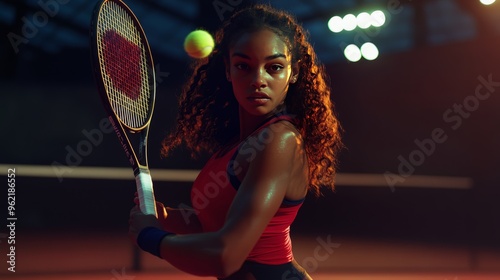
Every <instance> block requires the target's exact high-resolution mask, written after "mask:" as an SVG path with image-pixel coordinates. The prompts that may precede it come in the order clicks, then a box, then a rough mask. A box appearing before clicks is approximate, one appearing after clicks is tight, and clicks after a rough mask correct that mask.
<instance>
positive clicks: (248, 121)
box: [239, 107, 283, 141]
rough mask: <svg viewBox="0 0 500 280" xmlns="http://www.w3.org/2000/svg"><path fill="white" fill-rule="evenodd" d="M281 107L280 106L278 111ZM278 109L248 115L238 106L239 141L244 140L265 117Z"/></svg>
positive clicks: (274, 113) (268, 116) (273, 113)
mask: <svg viewBox="0 0 500 280" xmlns="http://www.w3.org/2000/svg"><path fill="white" fill-rule="evenodd" d="M282 110H283V109H282V108H280V110H279V111H282ZM277 113H278V111H273V112H270V113H269V114H266V115H262V116H254V115H250V114H248V113H247V112H245V110H243V108H241V107H240V108H239V119H240V141H243V140H245V139H246V138H247V137H248V136H249V135H250V134H252V133H253V132H254V131H255V130H256V129H257V128H259V126H261V125H262V124H263V123H264V122H265V121H266V120H267V119H269V118H270V117H271V116H273V115H276V114H277Z"/></svg>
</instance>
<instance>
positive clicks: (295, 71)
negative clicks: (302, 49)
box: [290, 63, 299, 84]
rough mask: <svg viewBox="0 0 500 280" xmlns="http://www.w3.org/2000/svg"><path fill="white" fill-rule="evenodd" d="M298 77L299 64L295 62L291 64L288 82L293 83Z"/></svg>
mask: <svg viewBox="0 0 500 280" xmlns="http://www.w3.org/2000/svg"><path fill="white" fill-rule="evenodd" d="M298 77H299V65H298V63H295V64H294V65H293V66H292V75H290V83H291V84H294V83H296V82H297V78H298Z"/></svg>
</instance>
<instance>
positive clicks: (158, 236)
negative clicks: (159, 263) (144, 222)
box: [137, 227, 173, 258]
mask: <svg viewBox="0 0 500 280" xmlns="http://www.w3.org/2000/svg"><path fill="white" fill-rule="evenodd" d="M171 234H173V233H170V232H167V231H164V230H161V229H159V228H155V227H145V228H143V229H142V230H141V232H140V233H139V235H138V236H137V245H139V248H141V249H142V250H144V251H146V252H148V253H151V254H153V255H155V256H157V257H158V258H161V255H160V245H161V241H162V240H163V238H164V237H165V236H167V235H171Z"/></svg>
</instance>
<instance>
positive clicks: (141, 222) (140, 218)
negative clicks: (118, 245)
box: [128, 205, 162, 243]
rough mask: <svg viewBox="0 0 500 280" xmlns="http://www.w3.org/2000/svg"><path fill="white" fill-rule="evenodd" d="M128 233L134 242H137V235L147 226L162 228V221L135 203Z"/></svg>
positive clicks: (131, 211) (131, 212)
mask: <svg viewBox="0 0 500 280" xmlns="http://www.w3.org/2000/svg"><path fill="white" fill-rule="evenodd" d="M128 224H129V230H128V234H129V237H130V239H132V241H133V242H134V243H136V242H137V236H138V235H139V233H140V232H141V230H143V229H144V228H146V227H156V228H159V229H162V225H161V223H160V221H158V219H157V218H156V217H155V216H154V215H145V214H144V213H142V212H141V209H140V208H139V205H135V206H134V207H133V208H132V210H130V217H129V222H128Z"/></svg>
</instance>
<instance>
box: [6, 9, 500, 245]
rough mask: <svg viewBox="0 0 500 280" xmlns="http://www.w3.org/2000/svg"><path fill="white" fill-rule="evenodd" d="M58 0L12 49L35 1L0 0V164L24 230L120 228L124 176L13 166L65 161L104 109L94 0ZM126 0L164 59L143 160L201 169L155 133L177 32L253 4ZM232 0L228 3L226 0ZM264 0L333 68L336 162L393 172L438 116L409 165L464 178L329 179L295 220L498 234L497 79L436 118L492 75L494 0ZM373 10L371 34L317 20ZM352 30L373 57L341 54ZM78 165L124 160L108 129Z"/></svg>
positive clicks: (174, 69) (429, 234)
mask: <svg viewBox="0 0 500 280" xmlns="http://www.w3.org/2000/svg"><path fill="white" fill-rule="evenodd" d="M49 2H50V1H49ZM61 2H62V3H64V1H61ZM55 3H59V2H55ZM62 3H59V6H58V8H59V10H58V12H57V13H56V14H55V15H54V16H49V17H48V22H47V23H46V24H44V25H43V26H41V27H40V28H38V31H37V32H35V33H36V34H35V35H34V36H32V38H30V39H29V42H28V43H23V44H20V45H19V46H18V52H15V51H14V49H15V48H14V47H13V45H12V43H11V42H10V41H9V37H8V36H9V35H8V34H11V33H15V34H18V35H20V34H23V25H24V24H26V23H25V21H23V18H25V19H28V20H29V19H33V15H34V14H36V13H37V12H39V11H41V8H40V6H39V5H38V4H37V1H0V10H1V14H0V15H1V22H0V23H1V28H2V48H1V52H0V58H1V69H2V73H1V83H0V127H1V131H2V137H1V140H0V141H1V143H2V145H1V147H2V148H1V149H0V163H1V164H8V165H9V166H12V167H16V166H17V168H18V169H17V170H18V171H17V174H18V179H17V183H16V186H17V187H16V195H17V197H16V199H17V215H18V217H19V223H18V225H19V230H24V231H32V230H42V229H44V230H54V231H55V230H66V229H77V230H108V229H112V230H114V229H120V230H126V227H127V219H128V210H129V209H130V207H131V206H132V202H131V197H132V194H133V192H134V189H135V184H134V182H133V181H131V180H123V181H117V180H81V179H71V178H63V180H62V182H60V181H59V180H58V179H57V178H33V177H28V176H23V173H22V170H23V169H22V166H23V165H46V166H50V165H53V164H55V163H56V162H57V163H59V164H63V165H68V164H69V163H68V161H67V155H68V148H69V149H71V148H73V149H76V147H77V145H78V143H79V142H80V141H82V140H83V139H85V136H84V134H83V131H84V130H85V131H90V130H93V129H98V128H99V122H100V121H101V120H102V119H103V118H104V117H105V113H104V110H103V108H102V105H101V103H100V100H99V96H98V94H97V90H96V87H95V84H94V81H93V77H92V72H91V66H90V59H89V58H90V53H89V52H90V51H89V47H88V25H89V22H90V17H91V11H92V8H93V6H94V1H83V0H80V1H77V0H74V1H66V3H65V4H62ZM127 3H129V5H130V6H131V7H132V8H133V9H134V11H136V14H137V16H138V18H139V20H141V22H142V23H143V27H144V29H145V31H146V34H147V35H148V38H149V39H150V44H151V48H152V51H153V56H154V58H155V63H156V64H157V70H159V71H160V72H159V75H158V76H157V78H159V83H158V89H157V103H156V111H155V115H154V118H153V122H152V125H151V135H150V142H149V143H150V150H149V155H150V156H149V161H150V167H151V168H164V169H199V168H201V167H202V165H203V162H204V158H201V159H199V160H192V159H190V158H189V157H188V156H187V153H186V151H183V150H179V151H177V152H176V153H175V154H174V155H173V156H171V157H170V158H167V159H162V158H160V156H159V149H160V142H161V140H162V138H163V137H164V135H165V134H166V133H167V132H168V131H169V129H170V128H171V126H172V120H173V117H174V116H175V114H176V102H177V101H176V98H177V96H178V95H179V89H180V87H181V86H182V83H183V82H184V81H185V79H186V76H187V74H188V73H189V71H188V69H189V68H188V65H189V63H190V59H189V58H188V57H187V55H186V54H185V53H184V52H183V50H182V42H183V38H184V37H185V36H186V34H187V33H188V32H189V31H191V30H193V29H195V28H197V27H203V28H206V29H208V30H214V29H215V28H217V26H219V25H220V23H221V20H220V17H219V14H220V10H219V13H218V12H217V8H216V5H215V4H218V3H225V4H226V6H225V7H230V8H233V9H232V10H231V9H228V10H226V11H224V13H222V15H223V18H227V17H228V16H229V15H230V14H231V13H232V12H234V10H236V9H238V8H241V7H243V6H244V5H246V4H249V3H252V2H250V1H194V0H190V1H128V2H127ZM229 3H233V4H235V5H233V6H234V7H233V6H231V5H230V6H227V5H229ZM270 3H271V4H272V5H273V6H276V7H278V8H283V9H286V10H287V11H289V12H291V13H293V14H295V15H296V16H297V18H298V20H299V21H300V22H302V23H303V24H304V26H305V27H306V28H307V29H308V30H309V32H310V37H311V42H313V44H314V46H315V49H316V51H317V52H318V56H319V58H320V59H321V61H322V62H323V63H324V64H325V65H326V68H327V71H328V74H329V75H330V77H331V84H332V88H333V95H332V100H333V101H334V102H335V104H336V108H337V110H338V114H339V118H340V120H341V123H342V125H343V127H344V129H345V135H344V142H345V144H346V146H347V148H346V149H345V150H344V151H343V152H342V154H341V157H340V169H339V173H340V174H342V173H375V174H384V173H385V172H387V171H389V172H392V173H395V174H397V173H398V165H399V164H400V161H399V159H398V157H399V156H402V157H404V158H406V159H408V156H409V155H410V153H412V152H413V151H415V150H416V149H418V147H417V146H416V144H415V140H416V139H418V140H424V139H427V138H430V137H431V132H432V131H433V130H434V129H436V128H439V129H442V130H443V131H444V133H445V134H446V136H447V140H446V141H445V142H444V143H440V144H436V148H435V151H434V152H433V153H432V154H430V155H429V156H427V157H426V158H425V161H424V162H423V163H422V164H421V165H419V166H416V167H415V171H414V175H433V176H458V177H469V178H472V179H473V181H474V186H473V188H472V189H465V190H464V189H439V188H416V187H415V188H406V187H405V188H403V187H398V186H397V185H396V188H395V189H394V190H393V189H391V188H390V187H389V185H387V186H386V187H362V186H342V185H338V186H337V189H336V192H335V193H330V192H327V193H326V194H325V195H324V196H322V197H319V198H316V197H312V196H310V197H308V199H307V200H306V203H305V204H304V206H303V208H302V210H301V212H300V213H299V216H298V217H297V220H296V222H295V224H294V226H293V228H294V230H295V231H296V232H301V233H302V232H303V233H314V234H316V233H318V232H327V233H332V234H337V235H350V236H361V237H369V238H387V239H402V240H409V241H426V242H435V243H454V244H466V245H474V246H483V247H489V248H498V247H499V246H500V239H499V238H498V236H500V218H499V213H500V206H499V203H498V201H499V198H500V189H499V183H500V176H499V171H498V169H499V167H500V148H499V147H498V143H500V131H499V125H500V113H499V111H498V108H499V104H500V87H495V88H493V90H494V91H493V92H492V93H491V94H490V96H489V97H488V98H487V99H485V100H481V101H479V102H478V103H477V104H476V105H477V106H476V108H474V110H472V111H471V112H469V113H470V114H468V115H467V117H461V118H460V120H461V121H462V122H461V124H460V125H459V126H458V127H457V128H456V129H453V128H452V125H453V124H455V122H449V121H446V119H445V117H444V116H443V114H444V113H445V112H447V110H449V109H452V110H453V108H454V106H455V104H463V102H464V100H468V101H470V100H473V96H474V93H475V91H476V88H477V86H478V85H480V81H479V77H484V78H485V79H488V77H489V76H491V79H492V80H493V81H499V82H500V69H499V62H500V52H499V51H498V49H499V46H500V36H499V35H500V33H499V32H500V28H499V27H500V7H499V6H498V3H496V4H494V5H492V6H483V5H481V4H480V3H479V2H478V1H459V0H456V1H452V0H448V1H446V0H435V1H406V2H405V1H401V2H400V4H399V6H398V12H397V13H393V14H390V13H389V12H388V11H390V10H388V5H389V4H390V3H393V4H397V3H399V1H354V0H351V1H348V0H344V1H330V3H328V2H326V1H319V0H317V1H299V0H294V1H278V0H277V1H270ZM37 5H38V6H37ZM214 5H215V6H214ZM375 8H379V9H381V10H383V11H385V12H386V16H387V17H388V22H387V23H386V25H384V26H383V27H381V28H380V29H377V30H375V29H373V30H372V31H373V32H374V33H370V34H375V35H373V36H372V35H366V34H367V33H366V32H368V31H366V32H365V33H360V32H363V31H360V30H359V29H356V30H354V31H352V32H344V33H340V34H334V33H332V32H330V31H329V30H328V28H327V26H326V23H327V21H328V18H329V17H331V16H333V15H343V14H346V13H348V12H353V13H358V12H360V11H363V10H365V9H366V10H373V9H375ZM361 35H365V36H364V37H363V38H368V39H369V41H372V42H374V43H375V44H376V45H377V46H379V50H380V56H379V57H378V58H377V59H376V60H374V61H367V60H364V59H362V60H361V61H359V62H356V63H352V62H348V61H347V60H346V59H345V58H344V57H343V48H342V46H345V45H347V44H350V43H359V42H360V41H364V40H365V39H360V38H361V37H362V36H361ZM160 80H161V81H160ZM484 90H485V89H482V91H481V92H484ZM470 104H472V103H470ZM470 104H469V105H470ZM452 115H454V116H458V115H457V114H452ZM78 165H79V166H80V165H81V166H113V167H115V166H118V167H128V166H127V163H126V160H125V157H124V156H123V153H122V151H121V148H120V147H119V145H118V141H117V139H116V136H115V135H114V134H113V133H108V134H105V135H104V140H103V141H102V143H100V144H99V145H97V146H94V147H93V149H92V152H91V153H90V154H89V155H88V156H85V157H83V158H82V161H81V163H79V164H78ZM3 172H5V174H6V172H7V171H6V170H4V171H3ZM189 186H190V184H189V183H176V182H155V190H156V192H157V197H159V198H160V197H161V200H163V201H165V202H167V203H168V204H171V205H174V206H175V205H176V204H178V203H180V202H183V201H186V202H187V201H188V198H189ZM4 194H5V195H6V194H7V192H6V191H5V192H4ZM2 196H3V194H2ZM2 203H4V202H2ZM4 209H5V208H4ZM5 212H6V211H4V210H2V212H1V213H2V214H1V215H0V217H4V215H5Z"/></svg>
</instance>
